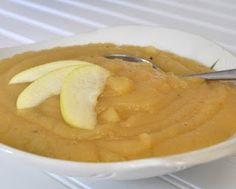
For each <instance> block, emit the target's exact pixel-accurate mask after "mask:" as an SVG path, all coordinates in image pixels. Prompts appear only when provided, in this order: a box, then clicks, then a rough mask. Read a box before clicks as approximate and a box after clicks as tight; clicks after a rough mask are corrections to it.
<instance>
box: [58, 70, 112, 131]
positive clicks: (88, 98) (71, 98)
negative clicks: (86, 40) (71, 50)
mask: <svg viewBox="0 0 236 189" xmlns="http://www.w3.org/2000/svg"><path fill="white" fill-rule="evenodd" d="M109 76H110V72H109V71H108V70H106V69H104V68H102V67H99V66H88V67H83V68H78V69H75V70H73V71H72V72H71V73H70V74H69V75H67V76H66V78H65V80H64V83H63V86H62V89H61V96H60V105H61V112H62V116H63V118H64V120H65V121H66V122H67V123H68V124H69V125H71V126H72V127H76V128H81V129H94V127H95V125H96V122H97V115H96V112H95V106H96V104H97V98H98V96H99V95H100V94H101V93H102V91H103V89H104V87H105V83H106V80H107V78H108V77H109Z"/></svg>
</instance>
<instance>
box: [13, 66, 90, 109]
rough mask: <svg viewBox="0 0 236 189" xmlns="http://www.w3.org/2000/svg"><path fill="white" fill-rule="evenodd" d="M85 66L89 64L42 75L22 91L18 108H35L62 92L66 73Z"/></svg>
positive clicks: (18, 99) (17, 104)
mask: <svg viewBox="0 0 236 189" xmlns="http://www.w3.org/2000/svg"><path fill="white" fill-rule="evenodd" d="M84 66H87V65H80V66H69V67H66V68H61V69H57V70H55V71H52V72H49V73H48V74H46V75H44V76H43V77H40V78H39V79H37V80H36V81H34V82H33V83H31V84H30V85H29V86H28V87H26V88H25V89H24V90H23V91H22V92H21V93H20V95H19V96H18V98H17V102H16V107H17V109H25V108H33V107H35V106H38V105H39V104H41V103H42V102H43V101H44V100H46V99H47V98H49V97H51V96H54V95H58V94H60V92H61V87H62V83H63V81H64V78H65V77H66V75H67V74H69V73H70V72H71V71H72V70H74V69H76V68H78V67H80V68H81V67H84Z"/></svg>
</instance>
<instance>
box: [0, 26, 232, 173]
mask: <svg viewBox="0 0 236 189" xmlns="http://www.w3.org/2000/svg"><path fill="white" fill-rule="evenodd" d="M132 27H133V28H135V29H137V28H149V29H150V28H156V29H160V30H162V29H164V30H170V31H177V32H182V33H184V34H188V35H192V36H196V37H198V38H201V39H204V40H205V41H208V42H210V43H211V44H214V45H215V46H218V47H220V48H221V49H223V50H224V48H222V47H221V46H220V45H218V44H216V43H214V42H213V41H210V40H208V39H206V38H204V37H201V36H199V35H195V34H192V33H188V32H184V31H181V30H177V29H172V28H166V27H158V26H142V25H129V26H116V27H111V28H112V29H116V28H118V29H120V28H121V29H122V28H132ZM111 28H104V29H100V30H95V31H92V32H86V33H84V34H85V35H86V34H90V33H96V32H100V31H104V30H109V29H111ZM84 34H83V33H82V34H81V35H84ZM81 35H79V36H81ZM75 36H76V35H75ZM75 36H72V37H63V38H62V40H63V39H66V38H71V39H72V38H73V37H75ZM56 40H57V39H53V40H48V41H43V42H39V43H35V44H28V45H23V46H18V47H8V48H5V49H6V51H7V50H8V49H13V50H14V49H15V50H16V51H15V52H16V53H15V54H17V52H18V51H17V50H19V49H21V47H23V50H24V49H26V50H28V49H29V47H31V46H36V45H37V44H43V43H46V44H47V42H51V41H56ZM59 40H61V39H59ZM66 46H67V45H66ZM49 48H51V47H49ZM45 49H47V48H45ZM19 52H20V51H19ZM226 52H227V53H228V51H226ZM229 54H231V53H229ZM231 55H232V54H231ZM232 56H233V55H232ZM234 58H235V57H234ZM0 152H3V153H5V154H6V155H8V156H14V157H17V158H20V159H29V160H31V161H34V162H40V163H41V162H43V163H45V162H46V163H47V164H55V165H57V166H62V165H63V166H68V167H72V166H73V167H74V166H79V167H86V168H88V169H94V167H96V169H98V170H104V168H109V169H112V170H118V171H120V170H121V171H122V170H128V169H130V167H133V168H142V167H147V166H148V167H149V166H150V167H153V166H164V167H168V166H170V167H176V168H177V169H182V168H185V167H189V166H193V165H196V164H202V163H206V162H209V161H213V160H217V159H220V158H222V157H225V156H229V155H232V154H233V153H236V138H234V137H233V138H231V139H227V140H225V141H222V142H220V143H217V144H215V145H212V146H209V147H205V148H201V149H198V150H194V151H189V152H185V153H180V154H175V155H170V156H161V157H150V158H145V159H135V160H127V161H119V162H79V161H70V160H61V159H55V158H50V157H46V156H41V155H37V154H33V153H30V152H26V151H23V150H19V149H16V148H14V147H11V146H8V145H5V144H2V143H0Z"/></svg>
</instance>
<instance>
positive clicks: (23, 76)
mask: <svg viewBox="0 0 236 189" xmlns="http://www.w3.org/2000/svg"><path fill="white" fill-rule="evenodd" d="M81 64H88V62H85V61H79V60H62V61H56V62H51V63H48V64H43V65H40V66H35V67H33V68H30V69H27V70H25V71H22V72H20V73H18V74H16V75H15V76H14V77H13V78H12V79H11V80H10V82H9V84H16V83H26V82H32V81H35V80H36V79H38V78H40V77H42V76H43V75H45V74H47V73H49V72H51V71H53V70H56V69H59V68H64V67H67V66H76V65H81Z"/></svg>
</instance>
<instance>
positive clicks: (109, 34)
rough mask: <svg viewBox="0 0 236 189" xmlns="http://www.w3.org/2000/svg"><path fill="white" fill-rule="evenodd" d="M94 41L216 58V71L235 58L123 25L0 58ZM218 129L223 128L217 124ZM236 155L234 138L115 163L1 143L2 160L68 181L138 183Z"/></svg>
mask: <svg viewBox="0 0 236 189" xmlns="http://www.w3.org/2000/svg"><path fill="white" fill-rule="evenodd" d="M95 42H111V43H115V44H131V45H140V46H150V45H152V46H155V47H157V48H160V49H163V50H168V51H171V52H174V53H177V54H179V55H182V56H185V57H188V58H192V59H195V60H198V61H200V62H202V63H204V64H205V65H208V66H211V65H212V64H213V63H214V62H215V61H216V60H218V59H219V61H218V63H217V65H216V69H220V70H222V69H230V68H236V58H235V57H234V56H233V55H232V54H230V53H229V52H227V51H226V50H224V49H223V48H222V47H220V46H218V45H216V44H215V43H213V42H210V41H208V40H206V39H204V38H202V37H199V36H196V35H193V34H189V33H185V32H182V31H177V30H173V29H167V28H154V27H148V26H123V27H114V28H107V29H102V30H99V31H95V32H91V33H86V34H81V35H77V36H73V37H67V38H62V39H58V40H53V41H47V42H41V43H35V44H33V45H25V46H20V47H14V48H5V49H1V52H0V58H1V59H2V58H7V57H10V56H12V55H14V54H18V53H21V52H25V51H31V50H40V49H47V48H52V47H57V46H69V45H76V44H87V43H95ZM222 127H223V125H222ZM235 152H236V138H234V137H232V138H231V139H229V140H226V141H224V142H221V143H219V144H217V145H214V146H211V147H208V148H204V149H201V150H197V151H192V152H188V153H183V154H178V155H173V156H167V157H160V158H148V159H142V160H132V161H125V162H117V163H83V162H72V161H64V160H57V159H52V158H46V157H42V156H38V155H34V154H30V153H27V152H23V151H20V150H17V149H14V148H12V147H9V146H6V145H4V144H0V153H1V155H3V156H8V157H9V156H10V157H11V158H14V159H18V160H21V161H23V162H25V163H27V164H32V165H34V166H37V167H39V168H41V169H42V170H44V171H48V172H52V173H56V174H60V175H66V176H73V177H91V178H104V179H105V178H106V179H116V180H126V179H138V178H147V177H153V176H159V175H163V174H167V173H171V172H176V171H179V170H182V169H185V168H187V167H191V166H194V165H198V164H202V163H206V162H210V161H213V160H216V159H219V158H223V157H226V156H229V155H231V154H233V153H235Z"/></svg>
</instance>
